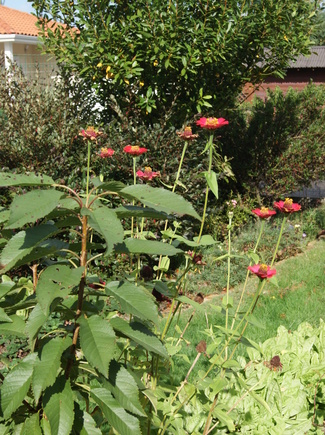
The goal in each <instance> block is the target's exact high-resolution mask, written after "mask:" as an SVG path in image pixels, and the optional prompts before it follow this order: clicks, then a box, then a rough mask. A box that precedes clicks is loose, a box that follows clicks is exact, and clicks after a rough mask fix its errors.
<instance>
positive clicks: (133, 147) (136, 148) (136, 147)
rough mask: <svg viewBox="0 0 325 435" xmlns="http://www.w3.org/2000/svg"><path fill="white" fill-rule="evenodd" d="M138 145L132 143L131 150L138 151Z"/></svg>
mask: <svg viewBox="0 0 325 435" xmlns="http://www.w3.org/2000/svg"><path fill="white" fill-rule="evenodd" d="M139 149H140V147H139V146H138V145H132V146H131V151H139Z"/></svg>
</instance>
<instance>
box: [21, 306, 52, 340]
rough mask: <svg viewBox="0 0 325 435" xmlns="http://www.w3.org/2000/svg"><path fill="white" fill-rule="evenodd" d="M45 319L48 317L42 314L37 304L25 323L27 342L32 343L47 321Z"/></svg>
mask: <svg viewBox="0 0 325 435" xmlns="http://www.w3.org/2000/svg"><path fill="white" fill-rule="evenodd" d="M47 318H48V315H47V314H44V312H43V310H42V307H41V306H40V304H37V305H36V306H35V307H34V308H33V311H32V312H31V313H30V315H29V317H28V320H27V323H26V333H27V335H28V338H29V341H32V340H34V339H35V338H36V336H37V334H38V331H39V330H40V329H41V328H42V326H43V325H44V323H45V322H46V321H47Z"/></svg>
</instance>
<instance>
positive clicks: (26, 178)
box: [0, 172, 54, 187]
mask: <svg viewBox="0 0 325 435" xmlns="http://www.w3.org/2000/svg"><path fill="white" fill-rule="evenodd" d="M52 184H54V181H53V180H52V178H51V177H48V176H47V175H36V174H34V173H33V172H32V173H30V174H9V173H6V172H0V187H5V186H50V185H52Z"/></svg>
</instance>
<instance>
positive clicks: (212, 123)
mask: <svg viewBox="0 0 325 435" xmlns="http://www.w3.org/2000/svg"><path fill="white" fill-rule="evenodd" d="M228 124H229V122H228V121H227V120H226V119H224V118H200V119H199V120H198V121H196V125H198V126H200V127H202V128H207V129H208V130H215V129H216V128H220V127H223V126H224V125H228Z"/></svg>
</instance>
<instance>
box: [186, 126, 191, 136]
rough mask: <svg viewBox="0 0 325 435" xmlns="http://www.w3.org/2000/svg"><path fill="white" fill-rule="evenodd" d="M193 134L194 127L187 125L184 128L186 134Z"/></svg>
mask: <svg viewBox="0 0 325 435" xmlns="http://www.w3.org/2000/svg"><path fill="white" fill-rule="evenodd" d="M191 135H192V129H191V127H185V129H184V136H191Z"/></svg>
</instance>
